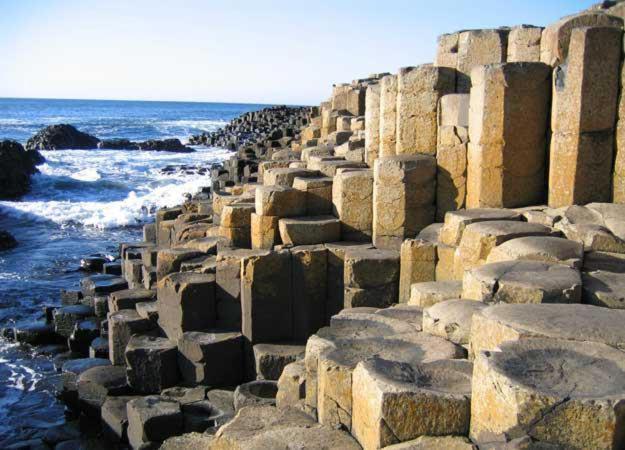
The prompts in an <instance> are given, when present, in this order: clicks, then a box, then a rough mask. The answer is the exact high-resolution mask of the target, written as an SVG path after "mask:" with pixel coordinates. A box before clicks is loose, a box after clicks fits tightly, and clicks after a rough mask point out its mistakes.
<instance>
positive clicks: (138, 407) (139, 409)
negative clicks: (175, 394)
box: [127, 395, 180, 423]
mask: <svg viewBox="0 0 625 450" xmlns="http://www.w3.org/2000/svg"><path fill="white" fill-rule="evenodd" d="M127 408H128V414H129V415H130V414H131V412H133V413H135V414H137V415H138V416H139V417H140V419H141V423H145V422H147V421H148V419H150V418H152V417H158V416H170V415H176V414H178V413H180V404H179V403H178V402H177V401H175V400H170V399H166V398H162V397H159V396H158V395H148V396H147V397H140V398H137V399H134V400H130V401H129V402H128V406H127Z"/></svg>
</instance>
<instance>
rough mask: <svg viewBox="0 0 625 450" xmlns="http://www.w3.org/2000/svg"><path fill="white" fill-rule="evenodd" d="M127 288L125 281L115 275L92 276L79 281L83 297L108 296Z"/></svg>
mask: <svg viewBox="0 0 625 450" xmlns="http://www.w3.org/2000/svg"><path fill="white" fill-rule="evenodd" d="M127 288H128V283H127V282H126V280H124V279H123V278H119V277H117V276H115V275H92V276H90V277H86V278H83V279H82V280H80V290H81V291H82V294H83V295H84V296H85V297H95V296H97V295H104V294H110V293H111V292H115V291H121V290H122V289H127Z"/></svg>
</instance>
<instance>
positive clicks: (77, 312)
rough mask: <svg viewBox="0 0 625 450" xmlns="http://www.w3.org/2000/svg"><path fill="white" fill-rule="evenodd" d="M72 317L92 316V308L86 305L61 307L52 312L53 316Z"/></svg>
mask: <svg viewBox="0 0 625 450" xmlns="http://www.w3.org/2000/svg"><path fill="white" fill-rule="evenodd" d="M66 314H67V315H73V316H90V315H92V314H93V308H92V307H91V306H87V305H69V306H62V307H60V308H58V309H56V310H55V311H54V315H55V316H57V315H66Z"/></svg>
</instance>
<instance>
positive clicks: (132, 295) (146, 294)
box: [110, 289, 156, 299]
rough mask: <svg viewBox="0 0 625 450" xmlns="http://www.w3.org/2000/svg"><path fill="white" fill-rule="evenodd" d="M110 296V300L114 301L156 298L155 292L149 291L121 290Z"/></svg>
mask: <svg viewBox="0 0 625 450" xmlns="http://www.w3.org/2000/svg"><path fill="white" fill-rule="evenodd" d="M110 295H111V298H115V299H137V298H156V291H154V290H150V289H123V290H121V291H116V292H112V293H111V294H110Z"/></svg>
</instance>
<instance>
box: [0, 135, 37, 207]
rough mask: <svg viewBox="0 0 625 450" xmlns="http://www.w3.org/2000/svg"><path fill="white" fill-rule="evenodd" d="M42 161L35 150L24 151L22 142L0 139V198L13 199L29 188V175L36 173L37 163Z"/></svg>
mask: <svg viewBox="0 0 625 450" xmlns="http://www.w3.org/2000/svg"><path fill="white" fill-rule="evenodd" d="M43 161H44V158H43V156H41V155H40V154H39V152H38V151H36V150H31V151H25V150H24V147H22V144H20V143H18V142H15V141H10V140H4V141H0V198H2V199H13V198H16V197H19V196H21V195H24V194H26V193H27V192H28V190H29V189H30V176H31V175H33V174H35V173H37V167H35V166H36V165H37V164H40V163H42V162H43Z"/></svg>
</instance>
